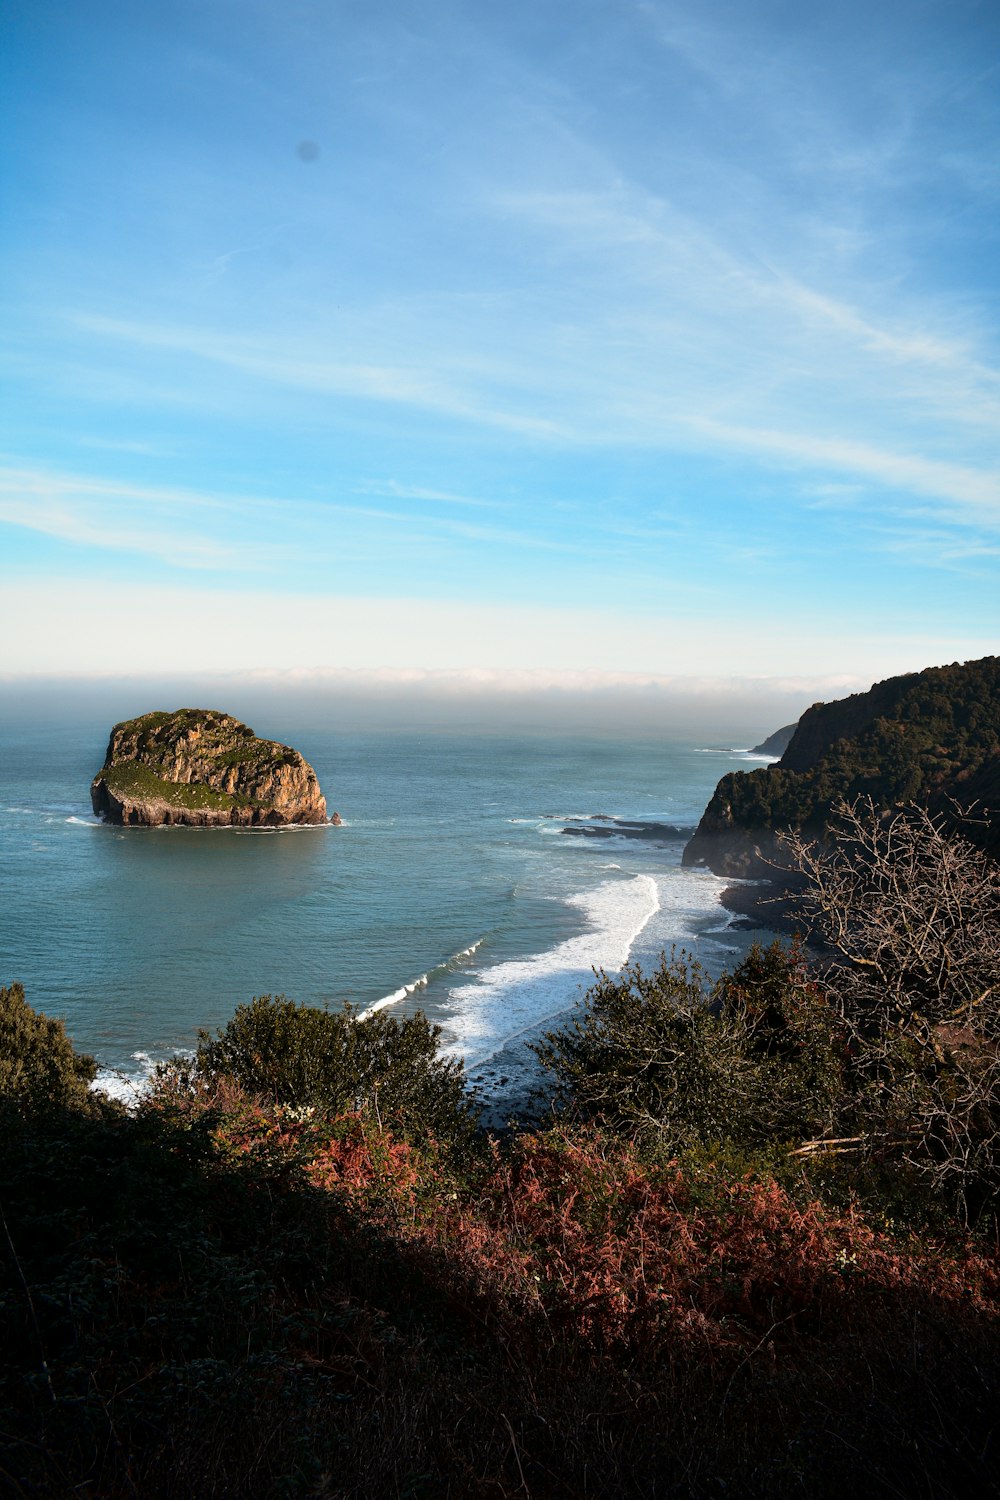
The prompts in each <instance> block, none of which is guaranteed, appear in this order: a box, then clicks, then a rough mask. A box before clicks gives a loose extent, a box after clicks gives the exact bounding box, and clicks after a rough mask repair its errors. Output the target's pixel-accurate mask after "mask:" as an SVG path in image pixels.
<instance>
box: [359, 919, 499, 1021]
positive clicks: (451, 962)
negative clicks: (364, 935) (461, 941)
mask: <svg viewBox="0 0 1000 1500" xmlns="http://www.w3.org/2000/svg"><path fill="white" fill-rule="evenodd" d="M485 941H486V938H485V937H481V938H477V939H476V941H475V942H474V943H470V945H469V947H468V948H461V949H460V950H459V951H458V953H453V954H452V955H451V957H450V958H446V959H445V961H444V963H441V964H435V965H434V966H433V967H432V968H430V969H428V970H427V973H426V974H421V975H420V977H419V979H414V980H413V981H412V982H411V983H410V984H401V985H400V987H399V989H398V990H393V992H392V994H391V995H384V996H383V997H382V999H381V1000H376V1001H375V1003H374V1005H369V1006H368V1007H367V1008H366V1009H365V1010H363V1011H362V1012H361V1014H360V1015H359V1016H358V1020H359V1021H363V1020H365V1018H366V1017H367V1016H374V1015H375V1014H376V1013H377V1012H378V1011H380V1010H388V1009H389V1007H390V1006H391V1005H398V1004H399V1003H400V1001H401V1000H405V999H406V998H407V996H408V995H413V994H415V993H416V991H417V990H425V989H426V988H427V986H428V985H429V984H430V982H431V980H432V979H433V978H435V977H436V976H437V975H438V974H447V972H448V971H449V969H453V968H454V967H455V965H456V964H458V963H461V962H462V960H463V959H465V958H471V957H472V955H473V954H474V953H475V952H476V951H477V950H478V949H479V948H481V947H482V946H483V944H484V943H485Z"/></svg>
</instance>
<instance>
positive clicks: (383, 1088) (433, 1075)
mask: <svg viewBox="0 0 1000 1500" xmlns="http://www.w3.org/2000/svg"><path fill="white" fill-rule="evenodd" d="M439 1037H440V1027H437V1026H432V1025H431V1024H430V1022H429V1021H428V1020H427V1017H426V1016H425V1015H424V1014H423V1012H422V1011H418V1012H417V1013H416V1014H415V1015H413V1016H408V1017H406V1018H405V1019H404V1020H402V1021H397V1020H396V1019H395V1018H394V1017H387V1016H384V1015H382V1014H380V1013H378V1012H377V1013H376V1014H375V1015H368V1016H362V1017H358V1016H357V1015H356V1014H355V1013H354V1012H353V1011H352V1010H351V1009H350V1008H347V1009H345V1010H343V1011H328V1010H320V1009H319V1008H318V1007H316V1006H309V1005H296V1003H295V1002H294V1001H293V1000H287V999H286V998H285V996H284V995H275V996H271V995H260V996H258V997H257V998H255V999H254V1000H251V1002H250V1004H249V1005H241V1006H239V1007H238V1008H237V1010H236V1013H235V1015H234V1016H233V1018H232V1020H231V1021H230V1022H229V1023H228V1024H227V1025H226V1026H225V1027H223V1029H222V1030H221V1031H220V1032H218V1034H217V1035H216V1036H215V1037H211V1036H210V1035H209V1033H208V1032H205V1031H203V1032H200V1033H199V1038H200V1041H199V1046H198V1053H197V1058H196V1062H195V1069H194V1074H195V1076H196V1077H197V1078H199V1079H201V1080H203V1081H210V1080H214V1079H218V1078H231V1079H234V1080H235V1081H236V1082H237V1083H239V1084H240V1085H241V1086H242V1087H243V1088H244V1089H247V1090H249V1091H250V1092H251V1093H253V1094H257V1095H260V1096H262V1097H264V1098H266V1099H271V1100H274V1101H275V1102H276V1103H279V1104H288V1105H299V1106H313V1107H315V1108H317V1109H320V1110H323V1111H324V1112H325V1113H328V1114H331V1113H332V1114H339V1113H342V1112H344V1111H351V1110H356V1111H358V1112H359V1113H362V1114H369V1115H371V1116H372V1117H373V1118H374V1119H376V1120H377V1121H378V1123H379V1124H385V1125H386V1126H391V1128H392V1129H393V1130H394V1131H396V1132H397V1133H398V1134H400V1135H402V1136H404V1137H406V1138H407V1139H422V1138H426V1137H428V1136H434V1137H436V1138H437V1139H438V1140H440V1141H442V1142H448V1143H450V1144H452V1145H454V1146H459V1145H464V1144H467V1143H468V1142H469V1141H470V1140H471V1138H472V1135H473V1133H474V1130H475V1113H474V1109H473V1106H472V1104H471V1102H470V1101H469V1098H468V1096H467V1094H466V1092H465V1082H464V1076H465V1075H464V1069H463V1066H462V1063H461V1062H460V1061H459V1060H458V1059H455V1058H445V1057H442V1056H441V1055H440V1052H439V1049H438V1039H439Z"/></svg>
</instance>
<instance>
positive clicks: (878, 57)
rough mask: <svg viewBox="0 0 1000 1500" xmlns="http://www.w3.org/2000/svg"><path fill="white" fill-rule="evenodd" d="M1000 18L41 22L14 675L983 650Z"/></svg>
mask: <svg viewBox="0 0 1000 1500" xmlns="http://www.w3.org/2000/svg"><path fill="white" fill-rule="evenodd" d="M237 10H238V17H239V25H238V26H235V25H234V24H233V22H234V17H235V16H236V14H237ZM998 42H1000V15H998V13H997V12H996V10H995V8H991V7H988V6H983V5H981V4H977V3H976V0H930V3H928V4H927V5H925V6H922V7H920V8H919V10H915V9H914V8H913V7H909V6H905V7H904V6H903V5H901V4H896V3H891V4H887V5H884V6H878V7H871V6H866V5H864V4H862V3H861V0H846V3H845V4H844V5H842V6H838V7H836V8H835V9H834V10H829V11H823V10H815V9H813V10H810V9H808V8H806V9H802V8H800V9H799V10H798V11H796V12H794V13H792V12H789V10H788V8H787V7H786V6H784V5H782V4H779V3H778V0H764V3H759V0H725V3H723V4H721V5H719V6H716V7H712V8H710V9H708V10H706V8H705V7H704V6H701V5H697V4H695V3H694V0H640V3H638V4H636V5H634V6H629V7H607V6H605V5H603V4H600V3H598V0H576V3H574V4H573V5H570V4H569V3H568V0H511V3H509V4H507V5H505V6H503V7H495V6H494V7H487V6H485V5H478V4H472V5H469V4H459V3H457V0H441V3H440V4H439V5H436V6H435V7H433V9H432V10H431V11H426V12H418V11H415V10H414V9H413V7H411V6H407V5H404V4H403V3H402V0H373V3H372V4H371V5H369V6H366V7H365V8H364V9H363V10H358V8H357V7H355V6H351V5H348V4H347V3H346V0H333V3H330V4H327V3H323V4H320V3H319V0H301V3H299V4H297V5H296V6H294V7H287V6H279V5H277V4H274V3H271V0H259V3H258V0H254V3H253V4H250V5H246V6H240V7H238V8H236V9H234V7H233V5H232V3H231V0H209V3H207V4H199V5H194V4H193V3H191V0H166V3H165V4H163V5H161V6H157V7H154V8H149V7H136V6H135V5H133V4H130V3H129V0H106V3H103V4H102V5H101V6H99V7H98V8H97V9H96V11H94V10H93V9H91V10H89V11H81V10H80V8H79V7H78V6H75V5H73V4H71V3H70V0H36V3H35V4H33V5H32V6H31V7H21V8H19V10H18V12H17V14H15V15H14V16H12V17H11V20H10V24H9V28H8V38H7V46H6V48H5V53H4V58H3V59H2V60H0V86H2V87H3V88H4V95H5V100H6V102H7V112H8V119H9V128H8V131H7V133H6V135H5V138H4V140H3V141H2V142H0V169H3V170H4V173H5V180H6V181H7V182H8V184H9V191H8V194H7V210H8V212H7V215H6V222H5V229H4V231H3V234H2V236H0V287H2V288H3V290H2V292H0V305H2V306H3V312H4V318H5V326H6V328H7V330H8V339H7V342H6V347H5V351H4V352H3V354H2V355H0V374H2V376H3V378H4V380H5V385H6V386H7V388H8V391H9V398H8V400H7V401H6V403H5V413H4V417H3V419H2V421H3V426H2V428H0V540H2V544H3V547H4V555H5V561H6V569H5V577H6V580H7V581H8V582H9V584H10V585H11V589H12V592H11V593H10V595H9V597H8V599H6V600H5V601H4V608H5V609H6V610H7V611H8V612H9V613H8V615H7V618H8V619H10V620H13V621H14V622H15V624H16V625H17V627H18V628H17V634H16V639H15V638H12V637H11V635H10V633H9V630H8V632H7V633H6V634H5V637H4V646H3V648H2V651H0V672H6V673H15V674H16V673H27V674H31V673H60V672H62V673H74V672H86V671H89V670H95V667H94V664H95V663H96V662H99V661H100V660H101V659H102V656H103V655H105V654H107V653H108V652H109V646H110V654H111V655H112V656H113V658H114V661H115V663H116V664H117V666H118V667H120V669H121V670H123V671H132V670H141V669H143V668H148V669H149V670H156V671H161V670H167V669H168V667H170V666H172V667H173V668H175V669H176V670H179V671H183V670H185V669H187V668H188V667H192V666H195V665H197V664H199V663H202V664H205V665H208V666H212V667H213V668H214V667H215V666H218V667H219V669H222V668H225V667H239V668H241V669H242V668H250V667H254V666H258V667H262V668H274V669H277V668H281V669H292V668H317V667H323V668H331V667H335V668H341V667H342V668H346V669H358V670H361V669H364V670H374V669H376V668H379V669H380V668H389V669H394V670H401V671H408V670H415V669H423V668H427V669H455V670H467V669H471V668H474V667H481V668H486V669H494V670H496V671H504V672H506V671H518V670H521V669H524V668H528V667H532V666H535V667H539V668H541V669H544V670H546V671H551V672H555V673H566V672H569V673H573V672H586V671H594V672H609V673H615V672H620V673H630V672H638V673H640V674H642V673H654V674H660V675H664V674H666V675H667V676H670V675H672V674H680V675H689V676H694V677H706V678H713V679H725V678H727V677H728V676H729V675H730V674H736V675H737V676H745V677H756V676H772V677H788V676H792V677H796V676H799V677H807V678H810V680H813V679H815V680H825V679H827V678H831V679H836V678H837V677H841V678H843V679H844V680H848V679H850V680H856V681H858V682H862V681H864V680H865V679H867V680H868V681H871V680H873V679H874V678H875V677H879V676H885V675H889V674H891V673H892V672H895V671H902V670H915V669H917V668H919V667H921V666H925V665H930V664H932V663H935V662H941V661H945V660H954V659H959V658H968V657H972V656H977V655H982V654H986V653H987V652H989V651H990V650H991V649H994V650H995V649H996V648H997V642H998V641H1000V587H998V585H1000V318H998V303H997V298H996V265H997V264H998V263H1000V171H998V168H997V162H998V160H1000V95H998V93H997V90H996V87H995V70H993V69H991V66H990V64H989V61H988V60H989V59H990V58H991V57H994V56H995V55H996V48H997V43H998ZM137 601H138V607H137ZM143 601H145V602H144V603H143ZM126 615H127V618H128V627H127V628H126V629H122V628H120V627H121V625H122V622H123V619H124V618H125V616H126ZM199 625H200V628H197V627H198V626H199ZM109 628H110V629H111V631H112V639H111V641H110V642H109V636H108V631H109ZM171 653H172V656H171Z"/></svg>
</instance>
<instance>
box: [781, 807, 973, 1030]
mask: <svg viewBox="0 0 1000 1500" xmlns="http://www.w3.org/2000/svg"><path fill="white" fill-rule="evenodd" d="M835 819H836V821H835V824H834V837H833V839H832V840H829V841H826V842H824V843H816V842H810V841H807V840H806V839H804V838H803V836H802V835H801V834H800V833H791V834H788V835H786V836H785V838H784V840H783V842H784V845H785V847H786V849H787V851H788V852H789V854H790V855H791V860H792V863H793V864H794V865H795V866H796V867H797V869H798V870H800V871H801V873H802V875H803V876H804V877H805V882H806V886H805V890H804V892H803V893H802V895H801V897H800V902H801V908H802V911H803V914H804V915H805V917H806V919H807V921H808V923H809V926H810V929H811V931H812V932H813V933H815V934H816V935H818V936H819V937H820V939H821V940H822V942H823V944H824V945H825V946H826V948H827V949H829V950H830V951H831V952H832V954H833V955H834V966H835V968H834V973H833V975H832V976H830V977H832V979H833V987H834V989H835V990H837V991H838V992H840V993H842V994H844V995H845V997H846V995H847V993H848V992H849V994H850V996H851V1000H852V1008H854V1009H857V1010H864V1011H869V1012H872V1011H874V1012H882V1013H885V1014H886V1016H887V1018H889V1017H891V1018H892V1019H893V1020H894V1021H895V1023H896V1024H897V1025H900V1026H902V1027H904V1028H906V1029H908V1030H919V1029H921V1027H922V1026H924V1025H929V1026H931V1027H933V1026H936V1025H939V1024H941V1023H942V1022H946V1021H947V1022H951V1023H953V1024H955V1025H959V1026H963V1025H971V1026H973V1027H974V1028H975V1030H976V1031H977V1032H979V1033H988V1034H990V1035H995V1034H997V1031H998V1029H1000V1025H998V1023H1000V865H998V864H997V863H996V862H995V861H994V860H993V859H991V858H990V856H989V855H987V854H984V853H983V851H982V850H980V849H978V848H976V846H975V845H974V844H972V843H970V842H969V840H968V839H966V838H964V837H963V836H962V835H961V834H959V833H956V832H955V831H954V829H953V827H952V826H950V820H946V819H945V818H944V817H941V816H935V815H933V814H932V813H930V812H928V811H927V809H926V808H923V807H916V806H911V807H907V808H903V809H899V810H895V811H892V812H883V811H882V810H881V809H880V808H878V807H877V806H876V805H875V804H874V803H873V802H872V800H871V799H870V798H860V799H858V800H857V801H855V802H850V803H848V802H841V803H840V804H839V806H838V807H837V808H836V809H835ZM838 971H839V972H838Z"/></svg>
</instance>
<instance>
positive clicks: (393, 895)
mask: <svg viewBox="0 0 1000 1500" xmlns="http://www.w3.org/2000/svg"><path fill="white" fill-rule="evenodd" d="M254 727H255V728H256V729H257V731H258V732H259V733H262V734H269V735H273V736H274V737H280V738H281V739H282V740H284V741H285V742H288V743H292V744H294V745H295V746H296V748H298V749H300V750H301V751H302V753H303V754H304V755H305V756H306V758H307V759H308V760H309V761H310V762H311V763H312V764H313V766H314V767H315V769H316V772H317V774H318V776H319V779H320V784H321V786H322V787H323V790H324V792H325V793H326V795H327V800H328V803H329V806H330V808H331V810H332V809H334V808H335V809H337V810H338V811H339V812H340V814H341V816H342V818H343V820H344V821H343V826H341V827H333V826H328V827H318V828H317V827H301V828H289V829H282V830H259V831H258V830H247V829H193V828H162V829H123V828H114V827H111V826H108V825H105V824H103V823H100V822H98V821H97V820H96V819H95V818H94V816H93V815H92V812H91V809H90V803H89V783H90V779H91V777H92V776H93V774H94V772H95V771H96V770H97V768H98V767H99V766H100V764H101V763H102V760H103V750H104V744H105V742H106V736H107V729H108V725H107V723H106V722H99V721H97V720H96V719H94V720H93V721H90V720H88V719H87V717H86V715H83V716H81V715H79V714H74V715H72V716H67V718H66V720H65V721H64V722H63V721H60V719H59V716H58V714H55V715H52V714H49V715H48V716H47V719H46V722H44V723H41V722H32V721H31V718H30V716H21V717H18V718H15V719H11V718H8V719H7V720H6V722H4V723H3V724H2V725H0V983H5V984H9V983H11V982H13V981H14V980H20V981H22V982H23V984H24V986H25V990H26V992H27V996H28V999H29V1001H30V1003H31V1004H32V1005H33V1006H34V1007H35V1008H36V1009H41V1010H44V1011H45V1012H46V1013H48V1014H50V1015H53V1016H58V1017H62V1018H63V1019H64V1020H65V1021H66V1024H67V1027H68V1030H69V1032H70V1035H71V1036H72V1037H73V1039H74V1041H75V1043H76V1044H77V1045H78V1046H79V1047H81V1048H83V1049H84V1050H86V1051H88V1052H91V1053H93V1054H94V1055H95V1056H96V1057H97V1058H98V1060H99V1062H100V1064H101V1066H102V1069H103V1070H104V1072H103V1074H102V1078H103V1081H104V1083H105V1084H106V1085H107V1086H110V1087H112V1088H117V1089H118V1090H119V1091H122V1090H126V1091H127V1089H128V1088H129V1087H130V1086H131V1085H132V1084H134V1083H136V1082H138V1081H140V1080H141V1079H142V1078H143V1076H145V1075H147V1074H148V1071H149V1069H150V1067H151V1066H152V1064H153V1063H154V1062H155V1061H156V1060H157V1059H160V1058H163V1057H167V1056H169V1055H171V1054H173V1053H175V1052H178V1051H188V1050H190V1049H191V1048H192V1047H193V1046H194V1044H195V1042H196V1038H197V1031H198V1029H199V1028H208V1029H210V1030H211V1029H214V1028H216V1027H218V1026H221V1025H224V1024H225V1022H226V1020H227V1019H228V1018H229V1017H230V1016H231V1015H232V1013H233V1010H234V1008H235V1007H236V1006H237V1005H239V1004H240V1003H242V1002H245V1001H247V1000H249V999H250V998H251V997H252V996H254V995H262V994H285V995H287V996H289V997H290V998H293V999H295V1000H297V1001H303V1002H307V1003H309V1004H311V1005H324V1006H331V1007H340V1006H342V1005H344V1004H345V1003H349V1004H351V1005H354V1006H356V1007H357V1008H358V1009H359V1010H361V1011H373V1010H382V1011H384V1012H386V1013H388V1014H391V1015H398V1016H401V1017H402V1016H405V1015H407V1014H409V1013H411V1012H413V1011H414V1010H415V1009H417V1008H421V1009H423V1010H424V1011H425V1012H427V1014H428V1015H429V1016H430V1017H431V1018H432V1019H433V1020H434V1021H436V1022H437V1023H438V1024H439V1025H440V1026H441V1028H442V1041H443V1045H444V1046H445V1047H446V1048H447V1049H448V1050H449V1051H451V1052H452V1053H454V1054H455V1055H459V1056H461V1057H462V1058H464V1060H465V1062H466V1065H467V1069H468V1073H469V1076H470V1078H473V1079H477V1080H478V1081H479V1084H480V1087H481V1088H482V1089H483V1090H485V1091H486V1092H487V1093H488V1092H489V1089H490V1087H491V1086H492V1087H493V1088H494V1089H498V1088H501V1089H502V1088H504V1087H506V1088H508V1089H509V1088H514V1087H516V1085H517V1084H518V1082H519V1081H523V1077H522V1075H524V1074H525V1070H526V1068H530V1063H529V1062H528V1057H529V1054H527V1052H526V1051H525V1044H526V1043H528V1042H530V1041H531V1040H532V1039H533V1038H537V1036H538V1035H539V1034H540V1032H541V1030H543V1029H544V1028H545V1026H546V1025H547V1024H549V1023H551V1022H552V1021H554V1020H555V1019H556V1018H557V1017H559V1016H561V1015H563V1014H565V1013H566V1012H567V1010H568V1009H570V1008H571V1007H572V1006H573V1005H574V1004H576V1003H577V1002H578V1001H579V999H580V998H581V996H582V995H583V994H584V993H585V991H586V989H587V987H588V986H589V985H590V984H591V983H592V982H593V977H594V973H593V971H594V969H595V968H603V969H605V970H607V971H609V972H614V971H617V970H619V969H620V968H621V966H622V965H623V964H624V963H625V962H626V961H628V960H634V961H637V962H639V963H640V964H642V965H643V966H653V965H655V963H656V962H657V961H658V958H659V955H660V953H661V952H663V951H664V950H666V951H669V950H670V949H671V947H673V946H674V945H679V946H683V947H685V948H687V949H688V950H689V951H690V952H692V953H693V954H694V955H696V956H697V957H698V958H699V959H700V960H701V962H702V963H703V964H704V965H705V966H706V968H708V970H709V971H710V972H718V971H720V970H721V969H722V968H723V967H724V966H726V965H727V964H730V963H732V962H733V961H734V960H736V959H738V956H739V954H740V953H741V952H742V951H744V949H745V947H746V944H747V941H748V940H747V938H746V936H745V935H744V934H743V933H739V932H736V931H735V930H734V929H732V928H731V927H730V926H729V925H728V917H727V913H726V912H725V911H724V910H723V909H722V907H721V906H720V904H719V895H720V892H721V890H722V889H723V886H724V882H723V881H721V880H718V879H717V878H715V877H714V876H712V875H710V874H708V873H705V872H702V871H692V870H684V869H682V868H681V863H680V860H681V852H682V849H683V846H684V841H685V838H686V836H687V835H688V834H689V833H690V832H691V831H692V830H693V827H694V825H695V823H696V822H697V820H698V817H699V816H700V814H701V812H702V810H703V808H704V806H705V804H706V802H707V801H708V798H709V797H710V795H711V793H712V790H713V788H714V786H715V783H716V781H717V779H718V778H719V777H720V776H721V775H723V774H724V773H725V772H726V771H728V770H732V769H748V768H750V767H751V766H752V764H754V762H753V760H752V759H751V758H750V757H748V754H747V753H746V752H745V751H740V750H738V749H732V748H730V747H728V746H725V745H712V744H711V743H703V742H700V741H702V740H703V739H704V737H703V736H697V735H696V736H695V737H694V738H691V737H689V738H687V739H681V738H675V739H673V740H671V739H669V738H666V737H663V736H656V735H647V736H646V737H644V738H641V739H632V738H630V737H629V735H628V733H627V731H626V730H625V729H624V728H623V729H619V730H614V729H610V728H609V729H608V730H607V731H606V732H604V733H602V734H600V735H595V734H589V735H588V734H585V733H584V734H581V733H573V734H559V733H556V732H552V731H549V732H545V733H541V732H539V733H528V732H519V733H513V732H511V733H505V732H503V731H502V730H498V729H496V728H495V727H494V728H491V729H489V730H482V729H474V728H470V729H466V730H458V729H453V728H452V729H437V730H434V729H416V730H409V731H408V730H405V729H403V730H399V729H369V730H364V729H346V728H345V729H338V728H336V727H333V728H325V729H317V728H316V727H315V726H312V727H310V726H309V725H305V724H303V725H302V726H301V727H297V726H296V725H295V724H294V723H288V722H282V723H280V724H277V723H276V724H259V723H258V724H255V726H254ZM748 739H749V737H748ZM757 763H759V762H757Z"/></svg>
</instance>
